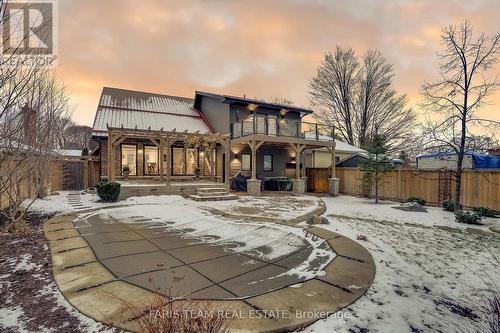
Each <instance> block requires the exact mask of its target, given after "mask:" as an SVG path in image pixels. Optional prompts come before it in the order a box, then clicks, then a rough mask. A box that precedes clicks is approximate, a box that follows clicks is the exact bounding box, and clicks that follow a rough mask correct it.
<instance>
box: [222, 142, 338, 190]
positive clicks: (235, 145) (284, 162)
mask: <svg viewBox="0 0 500 333" xmlns="http://www.w3.org/2000/svg"><path fill="white" fill-rule="evenodd" d="M317 148H326V149H327V150H328V151H329V152H330V153H331V161H332V167H331V174H330V175H329V184H330V186H329V192H330V193H331V194H334V195H335V194H336V193H338V180H337V179H336V169H335V141H333V140H330V141H328V140H324V141H321V140H314V139H308V138H307V137H302V138H301V137H285V136H269V135H265V134H250V135H246V136H242V137H238V138H233V139H232V140H231V155H230V156H231V163H230V166H231V174H232V175H234V171H237V170H239V172H241V173H242V174H243V175H245V176H247V177H249V179H247V191H248V193H249V194H250V195H254V196H259V195H260V194H261V190H262V182H263V181H266V180H267V179H270V178H271V179H272V178H281V177H283V178H287V179H289V178H291V181H292V183H293V185H292V187H293V192H295V193H299V194H300V193H304V192H305V191H306V188H307V187H306V184H307V182H306V181H307V177H306V166H307V163H306V162H307V161H306V154H305V152H306V151H307V150H312V149H317Z"/></svg>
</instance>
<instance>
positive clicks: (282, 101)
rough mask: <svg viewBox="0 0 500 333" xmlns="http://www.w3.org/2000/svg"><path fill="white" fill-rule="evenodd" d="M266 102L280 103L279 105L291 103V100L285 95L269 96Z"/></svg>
mask: <svg viewBox="0 0 500 333" xmlns="http://www.w3.org/2000/svg"><path fill="white" fill-rule="evenodd" d="M268 102H269V103H273V104H280V105H293V101H291V100H289V99H287V98H285V97H276V96H273V97H271V98H269V101H268Z"/></svg>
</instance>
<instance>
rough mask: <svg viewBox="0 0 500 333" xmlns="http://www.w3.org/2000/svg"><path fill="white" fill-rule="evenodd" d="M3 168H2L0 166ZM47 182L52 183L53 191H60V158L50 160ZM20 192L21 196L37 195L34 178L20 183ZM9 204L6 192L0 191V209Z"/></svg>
mask: <svg viewBox="0 0 500 333" xmlns="http://www.w3.org/2000/svg"><path fill="white" fill-rule="evenodd" d="M0 169H1V168H0ZM47 182H48V183H50V185H51V190H52V191H59V190H61V189H62V186H63V168H62V163H61V161H59V160H54V161H52V162H50V165H49V169H48V170H47ZM18 186H19V189H18V191H19V192H18V193H19V195H20V197H21V198H23V199H26V198H33V197H34V196H35V195H36V193H37V192H36V191H37V188H36V186H37V184H36V181H35V179H34V178H31V179H26V180H24V181H22V182H21V183H20V184H18ZM8 205H9V198H8V196H7V194H6V193H1V192H0V209H4V208H7V207H8Z"/></svg>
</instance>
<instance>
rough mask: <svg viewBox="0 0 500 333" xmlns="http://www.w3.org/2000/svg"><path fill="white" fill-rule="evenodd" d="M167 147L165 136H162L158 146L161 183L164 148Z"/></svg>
mask: <svg viewBox="0 0 500 333" xmlns="http://www.w3.org/2000/svg"><path fill="white" fill-rule="evenodd" d="M164 147H165V141H164V139H163V138H160V146H159V147H158V155H159V159H160V160H159V161H158V168H159V169H158V172H159V173H160V183H162V182H163V148H164Z"/></svg>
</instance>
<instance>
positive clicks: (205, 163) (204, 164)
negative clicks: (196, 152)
mask: <svg viewBox="0 0 500 333" xmlns="http://www.w3.org/2000/svg"><path fill="white" fill-rule="evenodd" d="M211 157H212V158H213V155H211ZM211 167H212V165H211V163H210V159H209V157H208V156H207V154H206V153H200V169H201V174H202V175H203V176H210V169H211Z"/></svg>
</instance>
